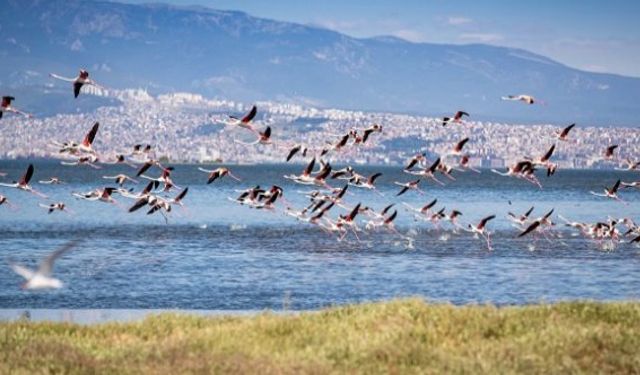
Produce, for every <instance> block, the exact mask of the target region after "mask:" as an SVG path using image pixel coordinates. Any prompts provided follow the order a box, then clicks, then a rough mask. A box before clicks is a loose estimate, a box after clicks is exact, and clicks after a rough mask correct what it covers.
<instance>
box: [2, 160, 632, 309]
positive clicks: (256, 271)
mask: <svg viewBox="0 0 640 375" xmlns="http://www.w3.org/2000/svg"><path fill="white" fill-rule="evenodd" d="M28 163H29V162H28V161H0V171H2V172H6V173H8V175H7V177H5V178H4V179H1V180H3V181H8V180H12V179H16V178H18V177H19V176H20V175H21V174H22V173H23V171H24V169H25V168H26V166H27V164H28ZM34 164H35V166H36V172H35V175H34V178H33V181H32V182H33V184H32V185H33V186H34V187H35V188H36V189H39V190H41V191H42V192H44V193H45V194H47V195H49V196H50V197H51V200H54V201H64V202H66V203H68V205H69V206H70V208H71V210H72V211H73V214H71V215H69V214H65V213H60V212H56V213H54V214H51V215H48V214H46V211H45V210H43V209H42V208H40V207H38V206H37V203H38V202H42V200H41V199H39V198H37V197H35V196H33V195H30V194H28V193H25V192H21V191H17V190H13V189H8V188H0V194H4V195H7V196H8V197H9V199H10V200H12V201H13V202H14V203H16V204H17V205H18V206H19V208H18V209H17V210H15V211H13V210H10V209H9V208H8V207H6V206H0V308H5V309H20V308H44V309H60V308H71V309H75V308H82V309H105V308H106V309H138V308H144V309H166V308H180V309H208V310H233V311H236V310H261V309H281V308H283V306H285V307H287V308H289V309H315V308H320V307H324V306H329V305H334V304H345V303H352V302H360V301H370V300H381V299H389V298H394V297H403V296H421V297H424V298H426V299H429V300H433V301H449V302H452V303H456V304H462V303H471V302H491V303H496V304H522V303H529V302H539V301H556V300H572V299H595V300H617V299H637V298H639V297H640V249H639V248H638V247H636V246H635V245H630V244H628V243H620V244H619V245H618V246H617V247H616V248H615V249H613V250H611V251H603V249H602V248H601V247H600V246H598V245H597V244H596V243H594V242H593V241H589V240H585V239H584V238H582V237H580V236H574V235H573V232H572V231H570V230H568V229H565V228H561V227H559V229H558V231H557V232H558V236H561V239H559V240H555V241H552V242H550V241H546V240H544V239H538V240H534V239H533V238H524V239H516V238H515V236H516V235H517V233H518V232H517V230H516V229H514V228H512V227H511V226H510V224H509V222H508V220H507V219H506V213H507V211H513V212H517V213H521V212H523V211H525V210H526V209H528V208H529V207H530V206H531V205H535V206H536V210H535V211H534V214H533V215H532V216H534V217H536V216H539V215H542V214H543V213H545V212H546V211H548V210H549V209H551V208H555V210H556V211H555V212H556V213H559V214H562V215H563V216H565V217H567V218H569V219H572V220H577V221H590V222H594V221H596V220H606V218H607V215H614V216H616V217H621V216H628V217H632V218H634V219H640V209H639V208H638V201H639V200H640V194H638V192H636V191H634V190H632V189H627V190H624V191H622V193H621V196H622V197H623V199H625V200H627V201H629V204H628V205H623V204H621V203H618V202H614V201H609V200H606V199H604V198H598V197H595V196H592V195H590V194H589V193H588V192H589V190H596V191H601V190H602V188H603V187H604V186H609V185H611V184H613V183H614V182H615V180H616V179H617V178H622V179H623V180H626V181H629V180H631V181H633V180H636V179H638V178H639V177H640V173H635V174H634V173H630V172H617V171H568V170H567V171H565V170H560V171H559V172H558V173H557V174H556V175H555V176H553V177H552V178H549V179H548V178H546V177H541V181H542V183H543V185H544V189H542V190H540V189H538V188H536V187H535V186H533V185H530V184H528V183H526V182H524V181H521V180H515V179H510V178H506V177H500V176H497V175H495V174H493V173H490V172H488V171H483V173H482V174H474V173H469V172H467V173H458V174H456V176H457V178H458V179H457V180H456V181H451V182H449V181H447V186H446V187H440V186H437V185H435V184H432V183H430V182H427V183H426V184H423V186H422V187H423V188H424V189H425V190H426V192H427V194H426V195H424V196H421V195H419V194H416V193H415V192H408V193H407V194H405V195H403V196H402V197H400V198H401V199H398V198H396V197H395V193H396V192H397V191H398V190H399V189H398V187H397V186H395V185H393V181H409V180H411V179H413V176H410V175H407V174H404V173H402V172H401V170H400V168H393V167H375V166H372V167H360V168H356V170H357V171H358V172H360V173H362V174H365V175H368V174H372V173H374V172H378V171H380V172H382V173H383V176H382V177H381V178H380V179H379V180H378V185H379V187H380V190H381V192H382V193H383V194H384V197H381V196H379V195H377V194H374V193H372V192H370V191H364V190H358V189H351V190H350V192H351V193H352V194H350V195H348V196H347V197H346V201H347V202H348V203H349V204H355V203H357V202H362V203H363V204H365V205H369V206H371V207H374V208H376V209H380V208H382V207H384V206H386V205H387V204H388V203H392V202H397V203H400V202H407V203H409V204H411V205H413V206H420V205H422V204H424V203H426V202H427V201H430V200H431V199H433V198H438V207H441V206H446V207H447V211H449V210H450V209H452V208H456V209H458V210H460V211H462V212H463V217H462V222H463V223H467V222H476V221H477V220H479V219H480V218H482V217H484V216H486V215H488V214H496V215H497V216H498V217H497V219H496V220H494V221H492V222H491V224H490V225H489V227H490V229H491V230H492V231H494V232H495V233H494V235H493V237H494V247H495V249H494V250H493V251H487V249H486V246H485V244H484V242H483V241H481V240H479V239H476V238H474V237H473V236H471V235H470V234H469V233H465V232H461V233H457V234H456V233H453V232H451V231H450V230H448V226H446V225H444V226H443V228H444V229H445V230H443V231H436V230H434V228H433V226H432V225H431V224H429V223H425V222H415V221H414V220H413V218H412V215H411V214H410V213H407V212H406V211H405V210H404V208H403V207H402V205H398V210H399V214H398V220H397V226H398V229H399V230H400V231H401V232H402V233H406V234H408V235H410V236H411V237H413V238H414V241H412V243H411V244H410V243H409V242H408V241H406V240H403V239H401V238H399V237H397V236H393V235H390V234H388V233H386V232H383V231H381V232H376V233H363V234H362V235H361V241H360V242H358V241H356V240H355V238H354V237H353V236H349V237H348V240H346V241H342V242H339V241H337V240H336V239H335V237H331V236H329V235H327V234H325V233H323V232H322V231H320V230H319V229H318V228H316V227H313V226H311V225H308V224H304V223H300V222H297V221H295V219H293V218H292V217H289V216H286V215H284V214H283V213H282V209H283V206H284V205H283V204H282V203H280V206H279V209H278V210H277V211H276V212H265V211H262V210H255V209H250V208H248V207H244V206H240V205H237V204H235V203H233V202H230V201H229V200H228V199H227V197H233V196H235V195H237V193H236V192H234V189H244V188H247V187H251V186H254V185H256V184H260V185H262V186H270V185H272V184H277V185H280V186H282V187H283V188H284V189H285V197H286V198H287V200H288V201H289V202H290V203H291V204H292V205H293V206H294V207H296V208H301V207H303V205H304V204H305V203H306V198H305V197H304V196H303V195H302V194H299V193H297V191H308V190H310V189H309V188H307V187H304V186H301V185H295V184H291V183H289V182H287V180H285V179H283V178H282V176H283V175H284V174H288V173H299V172H300V171H301V170H302V168H303V167H302V166H300V165H262V166H232V170H233V171H234V173H235V174H236V175H238V176H239V177H240V178H242V182H236V181H233V180H231V179H228V178H225V179H222V180H219V181H216V182H214V183H213V184H211V185H206V184H205V183H206V174H204V173H203V172H200V171H198V170H197V166H194V165H177V166H176V170H175V172H174V176H173V177H174V181H175V182H176V183H177V184H178V185H181V186H189V189H190V191H189V195H187V197H186V199H185V205H186V209H184V210H182V209H180V208H177V209H176V210H175V212H174V213H173V215H172V216H171V217H170V218H169V224H166V223H165V221H164V219H163V218H162V217H161V216H157V215H153V216H147V215H145V213H144V212H143V211H142V210H141V212H136V213H132V214H131V213H127V212H126V208H125V207H126V206H128V205H130V204H131V203H132V201H131V200H126V199H124V198H121V197H119V196H116V199H117V200H118V202H119V203H120V204H121V206H115V205H108V204H104V203H100V202H87V201H79V200H76V199H74V198H73V197H72V196H71V195H70V192H71V191H89V190H92V189H94V188H96V187H101V186H108V185H112V184H111V183H110V182H109V181H107V180H103V179H102V178H101V176H102V175H113V174H116V173H120V172H124V173H128V174H130V175H132V174H135V171H134V170H133V169H131V168H129V167H126V166H122V167H111V166H110V167H106V166H105V167H103V169H102V170H93V169H91V168H88V167H86V168H84V167H65V166H60V165H59V164H57V163H56V162H53V161H39V160H36V161H34ZM152 174H154V173H152ZM54 175H55V176H58V177H59V178H61V179H62V180H63V181H66V182H67V184H63V185H55V186H51V185H40V184H38V183H37V180H41V179H47V178H48V177H51V176H54ZM141 185H142V184H139V185H138V186H136V190H139V189H140V188H141ZM335 185H338V186H339V183H335ZM342 212H343V211H342V210H340V209H337V210H335V211H334V212H332V214H331V215H330V216H331V217H335V216H336V215H337V214H338V213H342ZM72 239H82V240H83V241H82V243H81V245H80V246H79V247H78V248H76V249H74V250H73V251H72V252H69V253H67V254H66V255H65V256H64V257H62V258H61V259H60V260H59V261H58V262H57V263H56V269H55V274H56V276H57V277H58V278H60V279H61V280H62V281H63V282H65V287H64V288H62V289H59V290H50V291H37V292H33V291H23V290H21V289H20V284H21V282H22V280H21V279H20V277H19V276H17V275H15V274H14V273H13V272H12V271H11V270H10V268H9V267H8V262H9V261H15V262H20V263H24V264H26V265H29V266H33V267H35V266H36V265H37V262H38V261H39V260H40V259H41V258H42V257H43V256H45V255H46V254H48V253H49V252H50V251H52V250H54V249H55V248H56V247H58V246H59V245H61V244H63V243H65V242H67V241H69V240H72Z"/></svg>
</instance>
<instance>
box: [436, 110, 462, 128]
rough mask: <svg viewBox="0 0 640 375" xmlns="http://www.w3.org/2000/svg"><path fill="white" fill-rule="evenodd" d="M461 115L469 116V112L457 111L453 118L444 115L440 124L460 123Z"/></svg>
mask: <svg viewBox="0 0 640 375" xmlns="http://www.w3.org/2000/svg"><path fill="white" fill-rule="evenodd" d="M462 116H467V117H469V114H468V113H467V112H465V111H457V112H456V113H455V114H454V115H453V118H451V117H444V118H443V119H442V126H447V125H448V124H450V123H458V124H460V123H462Z"/></svg>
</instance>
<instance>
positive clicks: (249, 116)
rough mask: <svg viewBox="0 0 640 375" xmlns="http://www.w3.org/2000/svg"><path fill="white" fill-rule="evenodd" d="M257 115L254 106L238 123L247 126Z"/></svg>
mask: <svg viewBox="0 0 640 375" xmlns="http://www.w3.org/2000/svg"><path fill="white" fill-rule="evenodd" d="M257 113H258V107H256V106H255V105H254V106H253V107H251V110H250V111H249V113H247V114H246V115H245V116H244V117H243V118H242V120H240V121H242V122H243V123H245V124H248V123H249V121H251V120H253V118H254V117H256V114H257Z"/></svg>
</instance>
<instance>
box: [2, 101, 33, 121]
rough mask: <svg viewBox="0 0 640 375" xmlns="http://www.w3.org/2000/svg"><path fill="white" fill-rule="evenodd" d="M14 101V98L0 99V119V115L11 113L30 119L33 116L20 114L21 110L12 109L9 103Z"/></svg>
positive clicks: (24, 113)
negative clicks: (0, 100)
mask: <svg viewBox="0 0 640 375" xmlns="http://www.w3.org/2000/svg"><path fill="white" fill-rule="evenodd" d="M14 100H16V98H14V97H13V96H3V97H2V102H1V103H0V119H1V118H2V115H3V114H4V113H5V112H7V113H9V112H11V113H16V114H19V115H23V116H25V117H27V118H32V117H33V115H31V114H29V113H26V112H22V111H21V110H19V109H17V108H14V107H13V106H12V105H11V102H12V101H14Z"/></svg>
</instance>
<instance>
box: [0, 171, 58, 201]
mask: <svg viewBox="0 0 640 375" xmlns="http://www.w3.org/2000/svg"><path fill="white" fill-rule="evenodd" d="M33 171H34V168H33V164H29V166H28V167H27V171H26V172H25V173H24V175H23V176H22V177H21V178H20V180H19V181H14V182H13V183H12V184H7V183H0V186H5V187H10V188H16V189H18V190H24V191H27V192H29V193H32V194H35V195H37V196H39V197H41V198H47V196H46V195H44V194H42V193H40V192H38V191H37V190H35V189H34V188H32V187H31V186H30V185H29V181H31V177H33Z"/></svg>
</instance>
